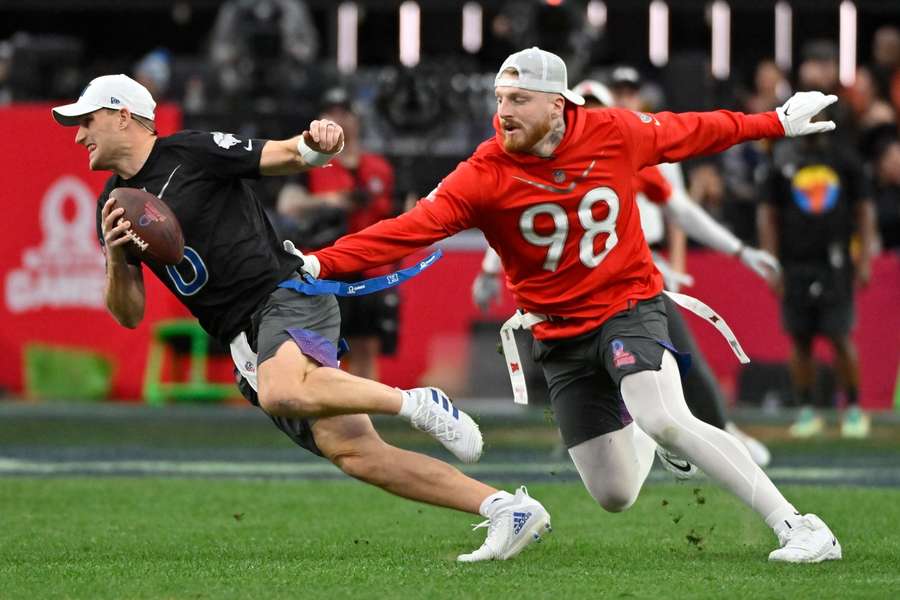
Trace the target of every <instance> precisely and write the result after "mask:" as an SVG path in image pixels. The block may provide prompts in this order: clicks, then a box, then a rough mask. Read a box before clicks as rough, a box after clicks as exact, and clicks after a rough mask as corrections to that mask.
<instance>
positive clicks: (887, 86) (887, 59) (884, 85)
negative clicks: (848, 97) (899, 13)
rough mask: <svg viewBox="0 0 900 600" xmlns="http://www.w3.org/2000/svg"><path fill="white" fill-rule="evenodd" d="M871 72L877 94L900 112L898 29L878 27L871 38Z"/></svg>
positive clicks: (899, 35) (899, 43) (899, 31)
mask: <svg viewBox="0 0 900 600" xmlns="http://www.w3.org/2000/svg"><path fill="white" fill-rule="evenodd" d="M872 59H873V64H872V74H873V76H874V77H875V81H876V82H877V84H878V92H879V95H880V96H881V97H882V98H884V99H885V100H888V101H889V102H890V103H891V104H892V105H893V107H894V110H895V111H896V112H898V113H900V29H897V28H896V27H894V26H893V25H884V26H882V27H879V28H878V30H877V31H876V32H875V36H874V37H873V39H872Z"/></svg>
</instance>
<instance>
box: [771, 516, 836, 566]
mask: <svg viewBox="0 0 900 600" xmlns="http://www.w3.org/2000/svg"><path fill="white" fill-rule="evenodd" d="M777 534H778V541H779V543H780V544H781V548H779V549H777V550H772V552H771V553H769V560H772V561H778V562H790V563H817V562H822V561H823V560H840V559H841V544H840V542H838V541H837V538H836V537H834V534H833V533H831V530H830V529H828V525H826V524H825V522H824V521H822V519H820V518H819V517H817V516H816V515H813V514H808V515H803V516H802V517H801V516H800V515H797V516H796V517H792V518H791V519H789V520H785V527H784V528H782V529H780V530H779V531H777Z"/></svg>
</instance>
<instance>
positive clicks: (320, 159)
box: [297, 135, 344, 167]
mask: <svg viewBox="0 0 900 600" xmlns="http://www.w3.org/2000/svg"><path fill="white" fill-rule="evenodd" d="M343 149H344V143H343V142H341V147H340V148H338V149H337V152H333V153H331V154H328V153H326V152H319V151H318V150H313V149H312V148H310V147H309V146H307V145H306V140H305V139H304V138H303V136H302V135H301V136H300V141H299V142H297V151H298V152H299V153H300V156H301V157H302V158H303V162H305V163H306V164H308V165H310V166H311V167H322V166H324V165H327V164H328V161H330V160H331V159H332V158H334V157H335V156H337V155H338V154H340V152H341V150H343Z"/></svg>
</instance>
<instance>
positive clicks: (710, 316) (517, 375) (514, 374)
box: [500, 290, 750, 404]
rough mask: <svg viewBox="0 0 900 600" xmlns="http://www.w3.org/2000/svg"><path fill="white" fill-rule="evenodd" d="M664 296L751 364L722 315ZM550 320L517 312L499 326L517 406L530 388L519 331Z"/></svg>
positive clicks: (687, 299) (692, 301) (699, 304)
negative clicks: (706, 325) (710, 327)
mask: <svg viewBox="0 0 900 600" xmlns="http://www.w3.org/2000/svg"><path fill="white" fill-rule="evenodd" d="M664 293H665V294H666V295H667V296H668V297H669V298H671V299H672V302H674V303H675V304H677V305H678V306H681V307H682V308H685V309H687V310H689V311H691V312H692V313H694V314H695V315H697V316H698V317H700V318H701V319H705V320H706V321H708V322H710V323H712V324H713V326H714V327H715V328H716V329H717V330H718V331H719V333H721V334H722V337H724V338H725V340H726V341H727V342H728V345H729V346H731V350H732V351H733V352H734V354H735V356H737V358H738V361H740V363H741V364H747V363H749V362H750V357H748V356H747V354H746V353H745V352H744V349H743V348H741V344H740V342H738V340H737V337H736V336H735V335H734V332H733V331H732V330H731V327H729V326H728V323H726V322H725V319H723V318H722V317H721V316H719V315H718V314H717V313H716V312H715V311H714V310H713V309H711V308H710V307H709V306H707V305H706V304H704V303H703V302H701V301H700V300H697V299H696V298H693V297H691V296H688V295H686V294H678V293H676V292H670V291H668V290H664ZM548 320H551V319H550V318H549V317H548V316H547V315H542V314H539V313H528V312H522V311H519V310H517V311H516V312H515V314H513V316H511V317H510V318H509V319H508V320H507V321H506V322H505V323H504V324H503V326H502V327H500V343H501V345H502V347H503V357H504V358H505V359H506V370H507V372H508V373H509V382H510V383H511V384H512V390H513V400H514V401H515V402H516V404H528V386H527V385H526V383H525V373H524V371H523V366H522V361H521V360H520V358H519V348H518V347H517V346H516V337H515V330H516V329H531V328H532V327H534V326H535V325H537V324H538V323H543V322H544V321H548Z"/></svg>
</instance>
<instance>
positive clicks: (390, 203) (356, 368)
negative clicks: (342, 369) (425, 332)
mask: <svg viewBox="0 0 900 600" xmlns="http://www.w3.org/2000/svg"><path fill="white" fill-rule="evenodd" d="M321 114H322V118H324V119H329V120H331V121H334V122H335V123H337V124H338V125H340V126H341V128H342V129H343V130H344V150H343V151H342V152H341V154H340V156H338V157H337V158H336V159H335V160H333V161H331V164H330V166H329V168H327V169H316V170H314V171H310V172H309V173H308V175H307V186H308V190H309V194H310V198H309V200H310V201H311V204H312V205H313V206H316V205H319V206H328V207H333V208H336V209H337V210H339V211H340V214H341V216H342V218H343V222H344V224H345V225H344V227H343V230H344V232H345V233H354V232H356V231H360V230H361V229H364V228H366V227H368V226H369V225H372V224H374V223H377V222H378V221H381V220H382V219H386V218H388V217H392V216H394V214H395V213H396V210H395V201H394V169H393V167H391V164H390V163H389V162H388V161H387V159H385V158H384V157H383V156H381V155H379V154H375V153H373V152H367V151H366V150H365V149H364V148H363V147H362V146H361V144H360V119H359V115H358V113H357V111H355V110H354V107H353V103H352V101H351V97H350V93H349V91H348V90H347V89H345V88H332V89H330V90H328V91H327V92H326V93H325V95H324V96H323V98H322V106H321ZM336 239H337V237H335V238H334V239H331V240H327V241H325V240H321V241H322V242H323V243H321V244H319V245H317V246H315V247H312V248H309V249H311V250H318V249H319V248H321V247H324V246H326V245H330V244H332V243H334V241H335V240H336ZM384 272H385V270H384V269H375V270H373V271H366V272H363V273H354V274H352V275H348V276H347V277H346V278H347V279H349V280H357V279H366V278H368V277H373V276H375V275H379V274H383V273H384ZM338 304H340V308H341V335H342V337H344V338H346V339H347V341H348V342H349V344H350V351H349V352H348V353H347V354H346V358H345V360H344V361H342V363H346V364H345V366H346V368H347V370H348V371H349V372H351V373H353V374H355V375H359V376H360V377H365V378H367V379H377V378H378V356H379V355H382V354H384V355H388V356H389V355H392V354H393V353H394V351H395V350H396V347H397V329H398V313H399V295H398V294H397V292H396V291H395V290H393V289H390V290H385V291H383V292H380V293H378V294H370V295H367V296H360V297H356V298H338Z"/></svg>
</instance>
